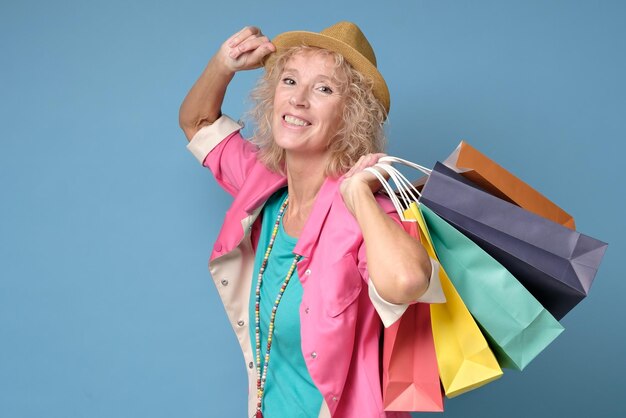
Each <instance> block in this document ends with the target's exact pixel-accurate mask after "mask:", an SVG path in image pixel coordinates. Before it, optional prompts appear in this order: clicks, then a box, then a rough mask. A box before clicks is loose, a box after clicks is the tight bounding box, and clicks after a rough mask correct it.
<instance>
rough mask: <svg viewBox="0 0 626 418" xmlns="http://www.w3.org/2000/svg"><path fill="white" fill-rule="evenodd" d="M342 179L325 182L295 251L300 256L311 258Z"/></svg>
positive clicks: (328, 178)
mask: <svg viewBox="0 0 626 418" xmlns="http://www.w3.org/2000/svg"><path fill="white" fill-rule="evenodd" d="M342 179H343V177H340V178H330V177H327V178H326V180H324V183H323V184H322V187H321V188H320V191H319V192H318V193H317V198H316V199H315V204H314V205H313V210H312V211H311V215H309V219H308V220H307V221H306V224H305V225H304V229H303V230H302V234H301V235H300V238H299V239H298V243H297V244H296V247H295V248H294V250H293V252H294V253H296V254H300V255H301V256H303V257H310V256H311V253H312V252H313V248H314V247H315V244H316V243H317V240H318V238H319V235H320V232H321V230H322V225H323V224H324V221H325V220H326V217H327V215H328V212H329V210H330V207H331V206H332V203H333V200H334V199H335V196H336V195H337V189H338V188H339V184H341V180H342Z"/></svg>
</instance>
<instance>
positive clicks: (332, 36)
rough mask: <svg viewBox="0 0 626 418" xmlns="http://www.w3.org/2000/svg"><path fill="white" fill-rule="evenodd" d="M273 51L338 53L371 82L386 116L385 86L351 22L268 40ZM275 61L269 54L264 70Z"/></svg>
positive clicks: (364, 40) (362, 37)
mask: <svg viewBox="0 0 626 418" xmlns="http://www.w3.org/2000/svg"><path fill="white" fill-rule="evenodd" d="M272 43H273V44H274V45H275V46H276V52H277V53H280V52H282V51H283V50H285V49H287V48H290V47H293V46H300V45H308V46H316V47H318V48H324V49H328V50H330V51H334V52H338V53H339V54H341V55H343V57H344V58H345V59H346V61H348V62H349V63H350V65H352V67H354V69H355V70H357V71H359V72H360V73H361V74H363V75H365V76H366V77H369V78H370V79H372V80H373V82H374V86H373V91H374V96H375V97H376V98H377V99H378V100H379V101H380V102H381V104H382V105H383V107H384V108H385V110H386V111H387V113H389V106H390V104H391V103H390V98H389V89H388V88H387V83H385V79H384V78H383V76H382V74H380V72H379V71H378V69H377V68H376V55H374V50H373V49H372V46H371V45H370V43H369V42H368V41H367V38H366V37H365V35H363V32H361V29H359V27H358V26H357V25H355V24H354V23H351V22H339V23H336V24H334V25H332V26H331V27H328V28H326V29H324V30H322V31H321V32H320V33H317V32H307V31H293V32H285V33H281V34H280V35H278V36H276V38H274V39H273V40H272ZM275 60H276V53H274V54H272V55H270V56H269V57H268V59H267V61H266V62H265V67H266V68H267V67H270V66H272V65H273V64H274V61H275Z"/></svg>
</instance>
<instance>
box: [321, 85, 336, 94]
mask: <svg viewBox="0 0 626 418" xmlns="http://www.w3.org/2000/svg"><path fill="white" fill-rule="evenodd" d="M318 90H319V91H321V92H322V93H326V94H332V93H333V89H331V88H330V87H328V86H322V87H320V88H319V89H318Z"/></svg>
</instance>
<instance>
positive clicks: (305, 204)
mask: <svg viewBox="0 0 626 418" xmlns="http://www.w3.org/2000/svg"><path fill="white" fill-rule="evenodd" d="M285 162H286V169H287V188H288V191H289V206H287V210H286V212H285V219H289V220H290V221H292V222H294V223H295V224H300V223H304V222H306V220H307V219H308V217H309V213H310V212H311V209H312V208H313V204H314V203H315V198H316V197H317V193H318V192H319V190H320V189H321V188H322V184H324V181H325V180H326V175H325V174H324V169H325V166H326V159H325V158H324V159H318V160H316V159H314V158H313V159H312V158H310V157H309V158H294V156H293V155H291V156H290V155H287V158H286V160H285Z"/></svg>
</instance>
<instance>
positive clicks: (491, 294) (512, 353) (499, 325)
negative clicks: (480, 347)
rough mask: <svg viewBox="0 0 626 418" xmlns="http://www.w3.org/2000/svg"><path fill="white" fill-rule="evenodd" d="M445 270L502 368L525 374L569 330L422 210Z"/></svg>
mask: <svg viewBox="0 0 626 418" xmlns="http://www.w3.org/2000/svg"><path fill="white" fill-rule="evenodd" d="M419 209H420V211H421V213H422V216H424V219H425V220H426V225H427V226H428V230H429V231H430V233H431V237H432V241H433V245H434V247H435V251H436V252H437V255H438V257H439V260H440V262H441V265H442V266H443V268H444V269H445V270H446V271H447V272H448V274H449V277H450V280H451V281H452V284H453V285H454V287H455V289H456V290H457V291H458V292H459V295H460V296H461V299H463V302H464V303H465V305H466V306H467V308H468V309H469V311H470V312H471V313H472V315H473V316H474V318H475V319H476V321H477V322H478V324H480V326H481V328H482V329H483V331H484V335H485V337H487V340H488V341H489V342H490V344H491V347H492V348H493V350H494V353H495V355H496V358H497V359H498V362H499V363H500V366H502V367H507V368H514V369H517V370H523V369H524V367H526V366H527V365H528V364H529V363H530V362H531V360H533V359H534V358H535V357H536V356H537V355H538V354H539V353H540V352H541V351H543V350H544V349H545V348H546V347H547V346H548V345H549V344H550V343H551V342H552V341H553V340H554V339H555V338H556V337H557V336H558V335H559V334H560V333H561V332H563V327H562V326H561V325H560V324H559V323H558V321H557V320H556V319H555V318H554V317H553V316H552V315H551V314H550V312H548V311H547V310H546V309H545V308H544V307H543V306H541V304H540V303H539V302H538V301H537V299H535V298H534V297H533V296H532V295H531V294H530V293H529V292H528V291H527V290H526V289H525V288H524V286H522V285H521V284H520V283H519V281H517V279H516V278H515V277H514V276H513V275H512V274H511V273H509V272H508V271H507V270H506V269H505V268H504V267H503V266H502V265H501V264H500V263H498V262H497V261H496V260H495V259H493V258H492V257H491V256H490V255H489V254H487V253H486V252H485V251H483V250H482V249H481V248H480V247H479V246H478V245H476V244H475V243H474V242H473V241H472V240H470V239H469V238H467V237H466V236H464V235H463V234H462V233H460V232H459V231H457V230H456V229H455V228H454V227H453V226H451V225H450V224H448V223H447V222H446V221H445V220H443V219H442V218H440V217H439V216H437V215H436V214H435V212H433V211H431V210H430V209H429V208H428V206H426V205H425V204H421V205H420V206H419Z"/></svg>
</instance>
